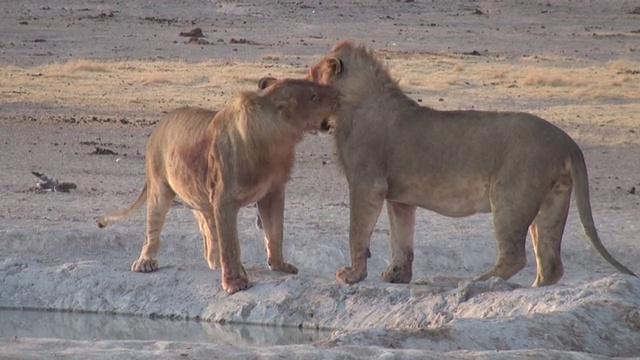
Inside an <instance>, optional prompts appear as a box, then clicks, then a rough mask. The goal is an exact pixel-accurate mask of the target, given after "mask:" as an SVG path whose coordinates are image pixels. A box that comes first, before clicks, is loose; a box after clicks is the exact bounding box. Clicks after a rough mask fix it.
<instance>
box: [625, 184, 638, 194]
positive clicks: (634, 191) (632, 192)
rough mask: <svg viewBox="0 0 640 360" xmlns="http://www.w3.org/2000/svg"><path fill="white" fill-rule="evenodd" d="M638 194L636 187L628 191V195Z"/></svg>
mask: <svg viewBox="0 0 640 360" xmlns="http://www.w3.org/2000/svg"><path fill="white" fill-rule="evenodd" d="M635 193H636V187H635V186H632V187H631V188H629V190H627V194H629V195H634V194H635Z"/></svg>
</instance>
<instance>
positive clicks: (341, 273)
mask: <svg viewBox="0 0 640 360" xmlns="http://www.w3.org/2000/svg"><path fill="white" fill-rule="evenodd" d="M349 186H350V188H349V218H350V223H349V249H350V251H351V265H350V266H346V267H342V268H340V269H338V270H337V271H336V278H337V279H338V281H340V282H342V283H346V284H352V283H356V282H358V281H361V280H364V279H365V278H366V277H367V259H368V258H369V257H370V256H371V253H370V252H369V243H370V241H371V235H372V234H373V228H374V226H375V225H376V222H377V221H378V217H379V216H380V211H382V204H383V203H384V197H385V192H386V189H385V190H384V191H383V189H380V188H377V187H375V186H363V184H358V185H357V186H353V187H352V186H351V184H349Z"/></svg>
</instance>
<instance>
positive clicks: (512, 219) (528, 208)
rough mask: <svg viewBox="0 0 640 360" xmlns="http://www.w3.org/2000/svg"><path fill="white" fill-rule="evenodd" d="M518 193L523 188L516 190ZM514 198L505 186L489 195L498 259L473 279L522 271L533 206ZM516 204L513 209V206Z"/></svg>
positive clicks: (503, 275)
mask: <svg viewBox="0 0 640 360" xmlns="http://www.w3.org/2000/svg"><path fill="white" fill-rule="evenodd" d="M518 190H519V191H517V192H518V193H522V191H526V189H518ZM518 201H519V200H518V199H517V197H513V196H508V191H505V189H495V190H494V193H493V194H492V199H491V208H492V213H493V230H494V234H495V238H496V242H497V246H498V260H497V261H496V263H495V265H493V267H492V268H491V269H489V271H487V272H485V273H484V274H482V275H480V276H478V277H477V278H475V280H476V281H478V280H479V281H484V280H488V279H489V278H491V277H493V276H498V277H501V278H502V279H504V280H507V279H509V278H511V277H512V276H513V275H515V274H516V273H518V272H519V271H520V270H522V269H523V268H524V267H525V265H526V264H527V255H526V251H525V245H526V240H527V229H528V228H529V225H531V223H532V222H533V219H534V218H535V216H536V211H537V205H536V204H534V203H531V204H523V203H522V201H519V203H518ZM513 204H517V208H515V209H514V208H513V206H514V205H513Z"/></svg>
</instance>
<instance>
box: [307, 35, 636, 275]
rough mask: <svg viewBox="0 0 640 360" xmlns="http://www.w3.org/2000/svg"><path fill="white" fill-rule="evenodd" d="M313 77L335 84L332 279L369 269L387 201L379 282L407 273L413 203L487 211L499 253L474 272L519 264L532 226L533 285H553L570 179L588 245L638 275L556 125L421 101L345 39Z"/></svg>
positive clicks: (451, 211) (508, 271) (461, 212)
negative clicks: (345, 215)
mask: <svg viewBox="0 0 640 360" xmlns="http://www.w3.org/2000/svg"><path fill="white" fill-rule="evenodd" d="M310 78H311V79H312V80H314V81H316V82H319V83H321V84H329V85H333V86H335V87H336V88H337V89H338V91H339V92H340V93H341V98H340V109H339V110H338V111H337V113H336V114H335V117H334V120H335V133H334V137H335V144H336V148H337V154H338V159H339V163H340V165H341V166H342V168H343V170H344V173H345V175H346V177H347V181H348V183H349V200H350V229H349V245H350V250H351V264H350V266H348V267H343V268H341V269H338V271H337V272H336V277H337V278H338V280H339V281H341V282H345V283H354V282H358V281H360V280H362V279H364V278H366V277H367V255H368V248H369V241H370V238H371V234H372V231H373V228H374V225H375V223H376V221H377V219H378V217H379V215H380V212H381V209H382V204H383V202H384V201H385V200H386V201H387V210H388V214H389V222H390V230H391V236H390V243H391V254H392V260H391V264H390V265H389V267H388V269H387V270H386V271H385V272H383V273H382V275H381V277H382V280H384V281H388V282H397V283H408V282H410V281H411V277H412V262H413V238H414V222H415V212H416V208H417V207H421V208H424V209H428V210H431V211H435V212H437V213H439V214H442V215H445V216H451V217H462V216H469V215H472V214H475V213H488V212H491V213H492V214H493V227H494V233H495V237H496V240H497V245H498V259H497V261H496V263H495V265H494V266H493V267H492V268H491V269H489V270H488V271H487V272H485V273H484V274H482V275H480V276H478V277H477V278H476V279H477V280H486V279H489V278H490V277H492V276H499V277H501V278H503V279H505V280H506V279H509V278H510V277H511V276H513V275H514V274H516V273H517V272H518V271H520V270H521V269H522V268H523V267H524V266H525V263H526V261H527V260H526V255H525V242H526V241H525V240H526V235H527V229H528V230H529V232H530V234H531V238H532V240H533V246H534V251H535V255H536V262H537V276H536V279H535V281H534V282H533V286H543V285H550V284H555V283H556V282H558V280H559V279H560V278H561V277H562V275H563V266H562V261H561V259H560V243H561V240H562V233H563V231H564V226H565V222H566V219H567V214H568V211H569V203H570V198H571V191H572V188H573V187H574V186H575V193H576V204H577V207H578V213H579V215H580V220H581V222H582V224H583V226H584V229H585V232H586V234H587V236H588V237H589V239H590V240H591V244H593V246H594V247H595V249H596V250H597V251H598V252H599V253H600V254H601V255H602V256H603V257H604V258H605V259H606V260H607V261H608V262H609V263H610V264H611V265H613V266H614V267H615V268H616V269H617V270H619V271H620V272H622V273H625V274H629V275H634V274H633V273H632V272H631V271H629V269H627V268H626V267H624V266H623V265H622V264H620V263H619V262H618V261H616V260H615V259H614V258H613V257H612V256H611V255H610V254H609V252H608V251H607V250H606V249H605V248H604V246H603V245H602V242H601V241H600V238H599V237H598V234H597V232H596V228H595V225H594V222H593V216H592V213H591V205H590V202H589V184H588V178H587V169H586V166H585V161H584V158H583V154H582V151H581V150H580V148H579V147H578V145H577V144H576V143H575V142H574V141H573V140H572V139H571V138H570V137H569V136H568V135H567V134H566V133H564V132H563V131H562V130H560V129H559V128H557V127H556V126H554V125H552V124H551V123H549V122H547V121H545V120H543V119H541V118H539V117H536V116H534V115H531V114H526V113H516V112H489V111H437V110H434V109H431V108H428V107H423V106H420V105H418V104H417V103H416V102H415V101H413V100H412V99H410V98H409V97H408V96H407V95H405V94H404V93H403V92H402V90H400V88H399V86H398V84H397V82H396V81H395V80H394V79H393V78H392V77H391V76H390V74H389V72H388V71H387V69H386V68H385V67H384V66H383V65H382V64H381V63H380V62H379V61H378V60H377V59H376V57H375V56H374V54H373V52H372V51H370V50H369V49H367V48H366V47H364V46H358V45H355V44H353V43H351V42H348V41H344V42H340V43H338V44H336V45H335V46H334V47H333V49H332V50H331V52H330V53H329V54H328V55H327V56H326V57H325V58H324V59H323V60H322V61H321V62H319V63H318V64H316V65H315V66H313V67H312V68H311V70H310Z"/></svg>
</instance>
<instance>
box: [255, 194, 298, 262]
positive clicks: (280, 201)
mask: <svg viewBox="0 0 640 360" xmlns="http://www.w3.org/2000/svg"><path fill="white" fill-rule="evenodd" d="M258 212H259V214H260V219H262V225H263V229H264V245H265V250H266V251H267V263H268V264H269V268H270V269H271V270H276V271H282V272H284V273H288V274H297V273H298V268H297V267H296V266H295V265H293V264H290V263H287V262H285V261H284V257H283V255H282V238H283V223H284V186H281V187H278V188H277V189H274V190H272V191H271V192H270V193H268V194H267V195H265V196H264V197H263V198H262V199H260V200H259V201H258Z"/></svg>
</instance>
